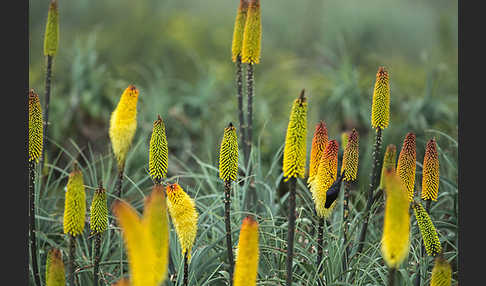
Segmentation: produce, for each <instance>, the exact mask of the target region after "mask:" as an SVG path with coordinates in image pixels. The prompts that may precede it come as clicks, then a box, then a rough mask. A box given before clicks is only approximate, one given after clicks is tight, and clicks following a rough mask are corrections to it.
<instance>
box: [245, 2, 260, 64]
mask: <svg viewBox="0 0 486 286" xmlns="http://www.w3.org/2000/svg"><path fill="white" fill-rule="evenodd" d="M248 2H249V3H248V12H247V16H246V23H245V29H244V31H243V46H242V52H241V61H242V62H243V63H249V64H258V63H259V62H260V50H261V41H262V23H261V13H260V0H249V1H248Z"/></svg>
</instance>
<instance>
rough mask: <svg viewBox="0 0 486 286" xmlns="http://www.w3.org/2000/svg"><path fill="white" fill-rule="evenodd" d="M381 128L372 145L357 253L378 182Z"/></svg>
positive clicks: (364, 233) (362, 243)
mask: <svg viewBox="0 0 486 286" xmlns="http://www.w3.org/2000/svg"><path fill="white" fill-rule="evenodd" d="M381 131H382V130H381V128H379V127H378V128H376V136H375V144H374V146H373V166H372V168H371V181H370V188H369V190H368V203H367V204H366V209H365V211H364V223H363V228H362V229H361V233H360V236H359V243H358V250H357V252H356V253H357V254H358V253H361V251H362V250H363V246H364V241H365V239H366V230H367V228H368V220H369V216H370V211H371V206H372V205H373V201H374V200H373V198H374V197H373V191H374V190H375V189H376V185H377V184H378V164H379V162H378V158H379V153H380V149H381V143H382V134H381Z"/></svg>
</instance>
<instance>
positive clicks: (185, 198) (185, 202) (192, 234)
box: [166, 183, 198, 261]
mask: <svg viewBox="0 0 486 286" xmlns="http://www.w3.org/2000/svg"><path fill="white" fill-rule="evenodd" d="M166 193H167V207H168V209H169V214H170V217H171V218H172V223H173V224H174V227H175V230H176V233H177V237H178V238H179V243H180V245H181V249H182V255H183V256H184V254H186V252H187V259H188V261H189V260H190V259H191V249H192V245H193V244H194V240H195V238H196V233H197V219H198V213H197V211H196V204H195V202H194V200H193V199H192V198H191V197H189V195H188V194H186V193H185V192H184V190H183V189H182V188H181V187H180V186H179V184H177V183H174V184H171V185H168V186H167V188H166Z"/></svg>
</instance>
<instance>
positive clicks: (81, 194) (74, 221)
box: [63, 163, 86, 236]
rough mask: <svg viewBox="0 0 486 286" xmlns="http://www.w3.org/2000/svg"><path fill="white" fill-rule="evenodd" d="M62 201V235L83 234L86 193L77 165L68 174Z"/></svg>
mask: <svg viewBox="0 0 486 286" xmlns="http://www.w3.org/2000/svg"><path fill="white" fill-rule="evenodd" d="M66 189H67V191H66V199H65V201H64V223H63V225H64V233H65V234H70V235H72V236H77V235H79V234H81V233H82V232H83V229H84V219H85V216H86V192H85V190H84V181H83V173H82V172H81V170H79V168H78V165H77V163H75V164H74V168H73V171H72V172H71V173H70V174H69V178H68V183H67V187H66Z"/></svg>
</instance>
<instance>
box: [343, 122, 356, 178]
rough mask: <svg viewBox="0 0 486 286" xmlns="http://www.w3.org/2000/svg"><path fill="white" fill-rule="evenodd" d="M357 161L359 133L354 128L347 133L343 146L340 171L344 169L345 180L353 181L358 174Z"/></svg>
mask: <svg viewBox="0 0 486 286" xmlns="http://www.w3.org/2000/svg"><path fill="white" fill-rule="evenodd" d="M358 161H359V134H358V131H356V129H353V131H351V133H350V134H349V139H348V143H347V144H346V148H344V154H343V165H342V167H341V173H343V172H344V171H346V173H345V175H344V180H345V181H354V180H356V177H357V175H358Z"/></svg>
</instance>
